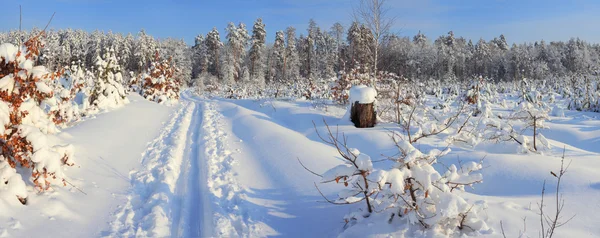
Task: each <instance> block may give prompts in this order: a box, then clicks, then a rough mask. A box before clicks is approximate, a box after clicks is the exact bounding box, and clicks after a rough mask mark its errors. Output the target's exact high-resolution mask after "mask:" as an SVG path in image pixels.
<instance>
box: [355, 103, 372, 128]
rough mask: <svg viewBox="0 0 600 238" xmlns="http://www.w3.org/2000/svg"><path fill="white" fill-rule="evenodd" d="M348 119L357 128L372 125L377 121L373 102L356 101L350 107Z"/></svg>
mask: <svg viewBox="0 0 600 238" xmlns="http://www.w3.org/2000/svg"><path fill="white" fill-rule="evenodd" d="M350 121H352V123H354V126H356V127H357V128H368V127H374V126H375V124H376V123H377V114H376V113H375V105H374V104H373V103H367V104H360V103H358V101H356V102H354V103H353V104H352V107H351V108H350Z"/></svg>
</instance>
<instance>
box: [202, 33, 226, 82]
mask: <svg viewBox="0 0 600 238" xmlns="http://www.w3.org/2000/svg"><path fill="white" fill-rule="evenodd" d="M204 44H205V45H206V50H207V51H206V55H207V66H206V72H207V73H210V74H212V75H214V76H217V77H221V72H220V68H219V67H220V57H219V56H220V54H221V49H222V48H223V42H221V37H220V35H219V31H218V30H217V28H216V27H215V28H213V29H212V31H210V32H209V33H208V34H206V40H205V41H204Z"/></svg>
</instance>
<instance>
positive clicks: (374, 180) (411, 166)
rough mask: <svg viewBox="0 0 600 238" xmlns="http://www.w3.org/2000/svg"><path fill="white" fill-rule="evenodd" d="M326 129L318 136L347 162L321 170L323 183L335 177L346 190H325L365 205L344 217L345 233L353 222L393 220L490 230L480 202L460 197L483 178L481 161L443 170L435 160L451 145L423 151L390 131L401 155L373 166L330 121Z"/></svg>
mask: <svg viewBox="0 0 600 238" xmlns="http://www.w3.org/2000/svg"><path fill="white" fill-rule="evenodd" d="M327 129H328V136H327V137H322V136H321V135H320V134H319V136H320V137H321V139H322V140H323V141H324V142H325V143H327V144H330V145H332V146H334V147H335V148H336V149H337V150H338V152H339V154H340V155H341V156H342V158H344V164H341V165H338V166H336V167H333V168H331V169H329V170H327V171H326V172H325V173H323V174H322V175H319V174H317V175H319V176H320V177H321V183H332V182H335V183H338V184H342V185H343V189H342V190H341V191H340V192H339V193H338V194H337V198H335V199H329V198H327V197H326V196H325V195H323V194H322V193H321V195H323V197H324V198H325V199H326V200H327V201H328V202H329V203H333V204H338V205H342V204H355V203H362V202H364V204H365V206H364V207H363V206H361V207H362V208H360V209H359V210H358V211H355V212H351V213H349V214H348V215H346V216H345V217H344V221H345V222H346V226H345V227H346V231H345V232H349V233H352V229H353V227H361V226H367V227H370V226H371V225H368V224H373V223H379V224H389V225H390V226H393V229H396V230H403V231H406V232H409V231H410V232H416V231H423V230H429V231H431V232H434V233H436V234H441V235H444V236H451V235H458V236H460V235H479V234H485V233H489V232H490V231H489V228H488V226H487V224H486V223H485V221H483V220H482V219H481V218H480V213H481V209H482V207H479V206H476V205H472V204H469V203H468V202H467V201H466V200H465V199H463V198H462V197H461V196H460V194H461V193H462V192H463V191H464V188H465V186H472V185H473V184H476V183H480V182H482V175H481V174H480V173H478V171H479V170H481V169H482V164H481V163H475V162H470V163H466V164H463V165H462V167H461V168H457V167H456V166H455V165H451V166H450V167H448V169H447V171H446V172H444V173H439V172H438V171H436V170H435V169H434V167H433V164H435V163H437V160H438V159H439V158H440V157H442V156H444V155H446V154H448V153H449V152H450V150H449V149H447V150H445V151H439V150H432V151H430V152H429V153H426V154H425V153H422V152H421V151H419V150H418V149H416V148H415V147H414V146H412V144H411V143H409V142H408V141H405V140H402V139H400V136H399V135H397V134H392V139H393V140H394V142H395V144H396V145H397V148H398V149H399V153H398V154H399V155H398V156H396V157H392V158H390V159H391V160H393V161H394V162H395V165H394V166H393V167H392V168H391V169H389V170H378V169H374V168H373V162H372V161H371V158H370V157H369V156H368V155H366V154H364V153H361V152H360V151H358V150H357V149H352V148H348V147H347V146H346V144H345V142H346V138H343V139H338V138H337V136H336V135H337V133H335V135H334V133H332V132H331V130H330V129H329V126H327ZM317 132H318V131H317ZM311 172H312V171H311ZM313 173H314V172H313ZM314 174H316V173H314ZM317 189H318V187H317ZM319 192H320V191H319ZM373 232H377V231H373ZM408 235H409V236H415V235H417V234H416V233H415V234H408Z"/></svg>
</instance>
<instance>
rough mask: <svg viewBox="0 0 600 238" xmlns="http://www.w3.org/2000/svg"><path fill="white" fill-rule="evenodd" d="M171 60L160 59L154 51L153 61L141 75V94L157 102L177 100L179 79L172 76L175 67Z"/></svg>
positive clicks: (179, 85)
mask: <svg viewBox="0 0 600 238" xmlns="http://www.w3.org/2000/svg"><path fill="white" fill-rule="evenodd" d="M171 61H172V60H171V59H169V60H161V59H160V57H159V55H158V52H156V55H155V58H154V62H152V65H151V66H150V68H148V72H147V73H146V74H144V75H143V76H142V78H143V85H142V96H144V97H145V98H146V99H148V100H150V101H154V102H157V103H173V102H177V100H179V90H180V87H181V82H180V80H178V79H176V78H174V77H173V75H174V74H175V72H176V71H177V69H176V68H175V66H174V65H173V63H172V62H171Z"/></svg>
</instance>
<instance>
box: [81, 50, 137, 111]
mask: <svg viewBox="0 0 600 238" xmlns="http://www.w3.org/2000/svg"><path fill="white" fill-rule="evenodd" d="M95 66H96V68H95V72H96V78H97V80H96V81H95V83H94V87H93V89H92V92H91V95H90V97H89V102H90V106H91V107H92V110H100V111H101V110H107V109H112V108H118V107H121V106H123V105H124V104H126V103H129V100H128V99H127V91H126V90H125V88H124V87H123V76H122V75H121V66H119V62H118V61H117V57H116V56H115V51H114V50H113V49H112V48H111V49H108V50H106V53H105V54H104V55H103V57H100V56H97V57H96V62H95Z"/></svg>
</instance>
